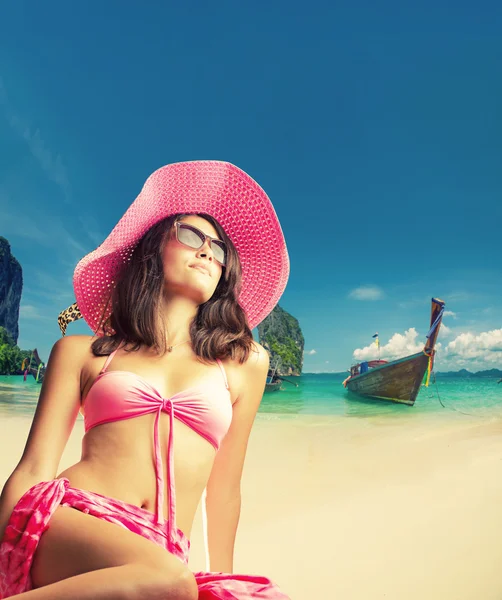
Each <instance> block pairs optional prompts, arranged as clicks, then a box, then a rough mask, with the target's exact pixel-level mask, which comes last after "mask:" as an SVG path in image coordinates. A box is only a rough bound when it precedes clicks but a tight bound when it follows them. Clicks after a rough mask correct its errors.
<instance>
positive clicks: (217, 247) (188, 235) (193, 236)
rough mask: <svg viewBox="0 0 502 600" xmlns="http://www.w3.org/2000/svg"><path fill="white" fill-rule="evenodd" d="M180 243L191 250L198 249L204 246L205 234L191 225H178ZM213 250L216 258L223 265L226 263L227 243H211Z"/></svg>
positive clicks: (214, 241) (215, 241) (216, 241)
mask: <svg viewBox="0 0 502 600" xmlns="http://www.w3.org/2000/svg"><path fill="white" fill-rule="evenodd" d="M178 241H179V242H181V243H182V244H185V246H189V247H190V248H195V249H198V248H200V247H201V246H202V244H203V243H204V241H205V237H204V234H203V233H202V232H201V231H199V230H198V229H197V228H195V227H192V226H191V225H186V224H184V223H180V224H179V225H178ZM211 250H212V251H213V255H214V258H215V259H216V260H217V261H218V262H219V263H220V264H221V265H224V264H225V263H226V255H227V247H226V245H225V242H220V241H218V240H212V241H211Z"/></svg>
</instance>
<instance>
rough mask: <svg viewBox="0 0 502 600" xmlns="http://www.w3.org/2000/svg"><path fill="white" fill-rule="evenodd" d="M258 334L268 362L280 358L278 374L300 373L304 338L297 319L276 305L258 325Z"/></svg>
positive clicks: (272, 363) (274, 362)
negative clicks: (266, 351)
mask: <svg viewBox="0 0 502 600" xmlns="http://www.w3.org/2000/svg"><path fill="white" fill-rule="evenodd" d="M258 335H259V337H260V344H262V345H263V347H264V348H266V349H267V350H268V352H269V354H270V364H271V365H272V366H273V365H275V364H276V361H277V360H278V359H280V362H279V369H278V371H277V373H278V374H279V375H301V372H302V367H303V348H304V345H305V340H304V338H303V334H302V331H301V329H300V324H299V322H298V319H295V317H293V316H292V315H290V314H289V313H288V312H286V311H285V310H284V309H282V308H281V307H280V306H279V305H277V306H276V307H275V308H274V310H273V311H272V312H271V313H270V314H269V315H268V317H267V318H266V319H265V320H264V321H263V322H262V323H260V324H259V325H258Z"/></svg>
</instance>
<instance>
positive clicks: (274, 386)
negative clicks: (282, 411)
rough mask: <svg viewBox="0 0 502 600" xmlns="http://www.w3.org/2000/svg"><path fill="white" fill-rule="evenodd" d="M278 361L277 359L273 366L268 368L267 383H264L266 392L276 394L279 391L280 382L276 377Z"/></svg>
mask: <svg viewBox="0 0 502 600" xmlns="http://www.w3.org/2000/svg"><path fill="white" fill-rule="evenodd" d="M279 363H280V359H277V360H276V362H275V365H274V366H273V367H270V368H269V371H268V374H267V381H266V383H265V391H266V392H278V391H279V390H280V389H281V380H280V379H279V377H278V375H277V369H278V367H279Z"/></svg>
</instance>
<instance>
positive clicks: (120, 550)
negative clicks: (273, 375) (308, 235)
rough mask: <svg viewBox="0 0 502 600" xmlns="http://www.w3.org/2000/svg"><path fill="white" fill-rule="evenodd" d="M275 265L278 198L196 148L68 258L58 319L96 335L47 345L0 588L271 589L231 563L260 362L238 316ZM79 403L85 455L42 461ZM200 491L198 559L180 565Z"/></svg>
mask: <svg viewBox="0 0 502 600" xmlns="http://www.w3.org/2000/svg"><path fill="white" fill-rule="evenodd" d="M288 273H289V260H288V254H287V250H286V245H285V242H284V237H283V234H282V231H281V227H280V224H279V221H278V219H277V216H276V214H275V211H274V209H273V207H272V204H271V203H270V200H269V199H268V197H267V195H266V194H265V192H264V191H263V190H262V189H261V187H260V186H259V185H258V184H257V183H256V182H255V181H254V180H253V179H251V177H249V176H248V175H247V174H246V173H244V172H243V171H241V170H240V169H238V168H237V167H235V166H234V165H231V164H229V163H224V162H218V161H195V162H187V163H177V164H173V165H167V166H166V167H163V168H161V169H159V170H157V171H156V172H155V173H153V174H152V175H151V176H150V177H149V178H148V180H147V182H146V183H145V185H144V187H143V189H142V191H141V193H140V194H139V196H138V198H137V199H136V200H135V201H134V202H133V204H132V205H131V206H130V207H129V208H128V210H127V211H126V213H125V214H124V216H123V217H122V218H121V220H120V221H119V223H118V224H117V225H116V226H115V228H114V229H113V231H112V232H111V233H110V235H109V236H108V237H107V239H106V240H105V241H104V242H103V244H102V245H101V246H100V247H99V248H97V249H96V250H94V251H93V252H91V253H90V254H89V255H87V256H86V257H84V258H83V259H82V260H81V261H80V262H79V264H78V265H77V267H76V269H75V273H74V289H75V295H76V300H77V302H76V303H75V304H74V305H73V306H72V307H70V309H67V311H64V312H63V313H62V314H61V315H60V318H59V323H60V326H61V330H62V332H63V336H64V334H65V330H66V326H67V324H68V322H70V321H72V320H75V319H78V318H80V317H81V316H82V317H83V318H84V319H85V320H86V321H87V323H88V324H89V326H90V327H91V329H92V330H93V331H94V332H95V335H94V336H92V337H91V336H69V337H63V338H62V339H60V340H59V341H58V342H56V344H55V345H54V347H53V349H52V352H51V356H50V359H49V362H48V366H47V371H46V374H45V378H44V382H43V386H42V391H41V394H40V399H39V402H38V406H37V410H36V413H35V417H34V420H33V424H32V427H31V430H30V434H29V437H28V441H27V444H26V448H25V451H24V453H23V456H22V458H21V461H20V462H19V464H18V466H17V467H16V469H15V470H14V472H13V474H12V475H11V477H10V478H9V480H8V481H7V483H6V484H5V487H4V490H3V492H2V496H1V500H0V538H2V536H3V539H2V543H1V545H0V597H4V598H5V597H9V596H11V595H14V594H20V595H21V596H24V597H26V598H27V599H28V598H29V599H32V600H45V599H49V598H51V599H53V598H58V599H66V598H68V599H70V598H71V599H72V600H77V599H87V598H89V599H91V598H92V599H93V600H105V599H106V600H111V599H118V598H127V599H136V598H138V599H139V598H141V599H146V598H152V599H153V598H155V599H161V598H162V599H164V598H165V599H167V598H169V599H171V598H173V599H174V598H176V599H178V600H180V599H192V598H204V599H209V598H236V599H247V598H267V599H279V598H286V596H285V595H284V594H282V593H281V592H280V591H279V590H278V588H277V587H276V586H275V585H274V584H273V583H272V582H270V581H269V580H268V579H266V578H264V577H256V576H246V575H242V576H239V575H233V574H232V572H233V549H234V540H235V534H236V529H237V524H238V520H239V511H240V479H241V474H242V468H243V463H244V457H245V452H246V447H247V442H248V437H249V433H250V430H251V426H252V423H253V420H254V417H255V415H256V412H257V410H258V406H259V403H260V400H261V397H262V394H263V390H264V386H265V380H266V375H267V370H268V362H269V361H268V355H267V353H266V351H265V350H264V349H263V348H262V347H261V346H260V345H259V344H257V343H255V342H254V341H253V338H252V334H251V328H253V327H255V326H256V325H257V324H258V323H259V322H260V321H261V320H263V319H264V318H265V316H266V315H267V314H269V312H270V311H271V310H272V308H273V307H274V306H275V304H276V303H277V301H278V300H279V297H280V296H281V294H282V292H283V290H284V288H285V286H286V282H287V278H288ZM105 357H106V359H105ZM79 410H81V411H82V413H83V415H84V422H85V430H86V433H85V436H84V438H83V443H82V458H81V460H80V461H79V462H78V463H77V464H75V465H73V466H72V467H70V468H69V469H67V470H66V471H64V472H62V473H60V474H59V475H57V476H56V473H57V466H58V464H59V460H60V457H61V454H62V452H63V449H64V447H65V445H66V442H67V440H68V437H69V434H70V432H71V430H72V427H73V425H74V422H75V419H76V416H77V414H78V411H79ZM204 492H205V496H206V503H205V507H206V511H207V524H208V534H207V535H208V549H209V558H210V571H211V572H210V573H195V574H192V573H191V572H190V571H189V569H188V568H187V562H188V551H189V546H190V542H189V536H190V531H191V527H192V523H193V519H194V515H195V512H196V509H197V505H198V503H199V500H200V498H201V496H202V495H203V493H204ZM166 515H167V518H166ZM30 590H31V591H30Z"/></svg>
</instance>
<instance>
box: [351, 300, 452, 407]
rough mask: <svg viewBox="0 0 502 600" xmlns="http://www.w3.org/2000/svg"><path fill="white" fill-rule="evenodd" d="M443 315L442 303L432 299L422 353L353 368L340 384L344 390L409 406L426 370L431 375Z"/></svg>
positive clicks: (367, 363)
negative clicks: (429, 321)
mask: <svg viewBox="0 0 502 600" xmlns="http://www.w3.org/2000/svg"><path fill="white" fill-rule="evenodd" d="M443 313H444V302H443V301H442V300H439V299H436V298H432V311H431V327H430V331H429V333H428V334H427V342H426V344H425V346H424V349H423V350H422V352H418V353H417V354H412V355H411V356H405V357H404V358H400V359H398V360H393V361H391V362H386V361H384V360H376V361H368V362H361V363H359V364H357V365H354V366H353V367H351V369H350V375H349V377H347V379H345V381H344V382H343V385H344V387H345V388H347V389H348V390H350V391H351V392H353V393H354V394H357V395H359V396H363V397H367V398H377V399H379V400H389V401H391V402H399V403H401V404H408V405H410V406H412V405H413V404H414V403H415V399H416V397H417V394H418V391H419V390H420V385H421V384H422V381H423V379H424V375H425V373H426V371H427V370H428V371H429V373H428V374H430V371H431V370H432V366H433V363H434V354H435V350H434V347H435V345H436V340H437V336H438V333H439V328H440V327H441V320H442V318H443ZM427 379H428V378H427ZM426 385H428V380H427V383H426Z"/></svg>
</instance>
